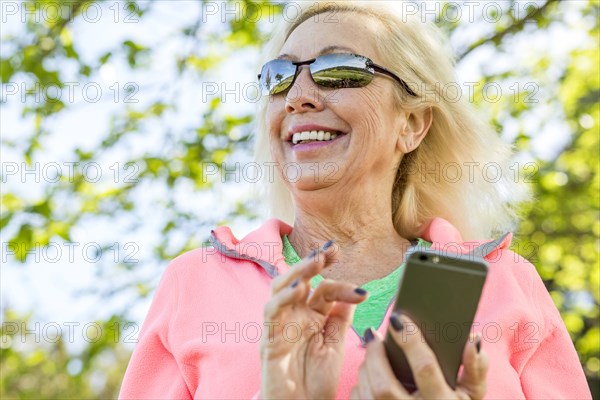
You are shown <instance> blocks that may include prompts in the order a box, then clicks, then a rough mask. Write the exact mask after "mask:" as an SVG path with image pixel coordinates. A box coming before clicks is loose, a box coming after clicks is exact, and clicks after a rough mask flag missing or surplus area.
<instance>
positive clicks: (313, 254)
mask: <svg viewBox="0 0 600 400" xmlns="http://www.w3.org/2000/svg"><path fill="white" fill-rule="evenodd" d="M316 255H317V251H316V250H311V252H310V253H308V255H307V256H306V258H308V259H309V260H310V259H311V258H315V256H316Z"/></svg>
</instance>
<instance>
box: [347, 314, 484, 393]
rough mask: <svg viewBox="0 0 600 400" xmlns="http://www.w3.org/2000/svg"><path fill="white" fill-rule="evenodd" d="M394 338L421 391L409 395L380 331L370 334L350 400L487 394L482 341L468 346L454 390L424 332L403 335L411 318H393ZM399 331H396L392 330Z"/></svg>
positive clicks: (368, 333)
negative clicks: (396, 372)
mask: <svg viewBox="0 0 600 400" xmlns="http://www.w3.org/2000/svg"><path fill="white" fill-rule="evenodd" d="M391 318H395V319H396V321H392V320H390V332H391V334H392V337H393V338H394V340H395V341H396V343H397V344H398V346H400V348H401V349H402V351H403V352H404V354H405V356H406V358H407V360H408V363H409V364H410V367H411V370H412V373H413V376H414V379H415V382H416V385H417V388H418V390H417V391H416V392H414V393H412V394H409V393H408V392H407V391H406V390H405V389H404V387H403V386H402V385H401V384H400V382H398V380H397V379H396V377H395V376H394V372H393V371H392V368H391V367H390V364H389V362H388V360H387V356H386V353H385V348H384V346H383V340H382V337H381V335H380V334H379V333H378V332H373V331H372V330H370V329H369V330H370V332H367V333H366V334H365V338H366V339H367V341H368V343H367V352H366V354H365V360H364V361H363V363H362V365H361V366H360V369H359V379H358V385H357V386H355V387H354V388H353V389H352V393H351V394H350V398H351V399H412V398H422V399H482V398H483V396H484V395H485V392H486V381H485V377H486V373H487V369H488V358H487V354H486V353H485V352H484V351H483V350H481V349H480V347H481V341H480V339H479V338H477V339H476V340H474V341H472V342H470V343H468V344H467V346H465V351H464V353H463V372H462V374H461V376H460V377H459V379H458V381H457V386H456V390H453V389H452V388H451V387H450V386H448V384H447V383H446V380H445V379H444V375H443V373H442V370H441V368H440V365H439V364H438V362H437V359H436V357H435V354H434V353H433V351H432V350H431V348H430V347H429V346H428V345H427V343H426V342H425V340H424V339H423V338H422V336H421V331H420V330H418V329H417V330H416V331H411V334H409V335H407V334H404V335H403V334H402V330H403V327H404V326H406V325H407V324H410V323H412V322H411V321H410V320H409V319H408V317H406V316H404V315H401V316H398V315H394V314H393V315H392V317H391ZM394 326H395V327H396V328H397V329H394V328H393V327H394ZM413 326H414V327H415V328H416V325H414V323H413Z"/></svg>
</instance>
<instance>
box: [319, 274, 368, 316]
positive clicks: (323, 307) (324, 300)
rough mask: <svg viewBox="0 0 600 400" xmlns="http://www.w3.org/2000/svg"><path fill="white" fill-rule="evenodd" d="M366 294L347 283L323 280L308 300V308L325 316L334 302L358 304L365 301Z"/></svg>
mask: <svg viewBox="0 0 600 400" xmlns="http://www.w3.org/2000/svg"><path fill="white" fill-rule="evenodd" d="M367 297H368V296H367V292H366V291H365V290H364V289H361V288H357V287H356V286H355V285H353V284H351V283H347V282H339V281H334V280H332V279H324V280H322V281H321V283H319V286H317V288H316V289H315V291H314V293H313V294H312V296H310V299H309V300H308V306H309V307H310V308H312V309H313V310H315V311H317V312H319V313H321V314H323V315H327V314H328V313H329V311H331V308H332V307H333V305H334V304H335V302H336V301H344V302H346V303H352V304H358V303H361V302H363V301H365V300H366V299H367Z"/></svg>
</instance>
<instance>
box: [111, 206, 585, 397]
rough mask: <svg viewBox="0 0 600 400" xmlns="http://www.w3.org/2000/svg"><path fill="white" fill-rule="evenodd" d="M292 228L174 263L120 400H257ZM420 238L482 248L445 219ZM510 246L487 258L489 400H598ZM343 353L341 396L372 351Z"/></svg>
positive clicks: (273, 225) (222, 240)
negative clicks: (268, 308)
mask: <svg viewBox="0 0 600 400" xmlns="http://www.w3.org/2000/svg"><path fill="white" fill-rule="evenodd" d="M290 232H291V227H290V226H289V225H287V224H285V223H283V222H281V221H278V220H276V219H271V220H268V221H266V222H265V223H264V224H263V225H262V226H261V227H260V228H259V229H257V230H256V231H254V232H252V233H250V234H249V235H248V236H246V237H245V238H244V239H242V240H241V241H238V240H237V239H236V238H235V237H234V236H233V235H232V233H231V230H230V229H229V228H227V227H221V228H218V229H217V230H216V231H214V232H213V236H212V241H213V247H208V248H201V249H196V250H193V251H190V252H187V253H185V254H183V255H181V256H179V257H177V258H176V259H174V260H173V261H172V262H171V263H170V265H169V267H168V268H167V270H166V272H165V274H164V276H163V278H162V280H161V282H160V285H159V287H158V289H157V291H156V294H155V296H154V300H153V302H152V306H151V308H150V311H149V313H148V316H147V317H146V320H145V322H144V325H143V327H142V330H141V332H140V336H139V341H138V344H137V346H136V348H135V351H134V353H133V355H132V357H131V360H130V362H129V366H128V368H127V372H126V374H125V378H124V380H123V384H122V387H121V392H120V395H119V398H122V399H159V398H161V399H190V398H196V399H243V398H245V399H248V398H251V397H253V396H256V394H257V392H258V390H259V387H260V359H259V342H260V337H261V334H263V332H264V333H267V330H268V328H267V327H265V326H263V306H264V304H265V303H266V302H267V301H268V300H269V298H270V290H271V289H270V281H271V279H272V276H275V275H277V274H279V273H285V272H286V271H287V270H288V269H289V267H288V265H287V264H286V263H285V260H284V258H283V255H282V243H281V237H282V235H283V234H289V233H290ZM422 236H423V238H424V239H426V240H428V241H430V242H432V243H433V245H434V247H438V248H441V249H444V250H446V251H454V252H458V251H460V252H461V253H465V252H468V251H470V250H473V247H474V246H476V245H477V244H479V243H463V240H462V239H461V237H460V235H459V233H458V231H457V230H456V229H455V228H454V227H453V226H452V225H450V224H449V223H448V222H447V221H445V220H443V219H440V218H436V219H434V220H433V221H432V222H431V224H430V225H429V227H428V228H427V229H426V230H425V232H424V234H423V235H422ZM509 245H510V235H509V236H507V237H506V238H505V239H504V240H502V241H501V242H500V243H498V242H496V243H494V244H492V248H489V249H488V251H486V252H485V253H489V254H488V255H487V256H486V259H487V261H488V263H489V267H490V268H489V274H488V279H487V281H486V284H485V287H484V290H483V294H482V297H481V301H480V304H479V308H478V310H477V315H476V317H475V322H474V328H473V331H474V332H479V333H480V334H481V336H482V348H484V349H485V351H486V352H487V353H488V355H489V359H490V368H489V372H488V392H487V395H486V398H489V399H523V398H527V399H589V398H591V394H590V392H589V389H588V386H587V382H586V379H585V376H584V374H583V370H582V368H581V364H580V362H579V359H578V357H577V353H576V352H575V348H574V346H573V343H572V342H571V339H570V337H569V334H568V333H567V330H566V328H565V325H564V324H563V322H562V320H561V317H560V314H559V313H558V310H557V309H556V307H555V306H554V304H553V302H552V300H551V298H550V296H549V294H548V292H547V291H546V289H545V287H544V285H543V283H542V281H541V279H540V277H539V276H538V274H537V272H536V270H535V268H534V267H533V266H532V265H531V264H530V263H529V262H527V261H526V260H524V259H523V258H521V257H520V256H519V255H517V254H515V253H513V252H512V251H510V250H508V246H509ZM490 251H491V252H490ZM427 295H428V296H432V295H434V294H431V293H429V294H427ZM390 312H391V307H390V308H389V309H388V311H387V314H386V317H385V319H384V320H383V322H382V324H381V326H380V327H379V328H378V331H379V332H381V333H382V334H384V333H385V331H386V329H387V326H388V317H389V314H390ZM345 347H346V348H345V359H344V364H343V371H342V374H341V380H340V382H339V387H338V392H337V397H338V398H342V399H346V398H348V396H349V393H350V391H351V389H352V387H353V386H354V385H355V384H356V383H357V377H358V368H359V366H360V364H361V362H362V360H363V357H364V351H365V350H364V348H362V347H361V340H360V338H359V336H358V335H357V334H356V333H355V332H354V331H353V330H351V329H350V330H348V333H347V338H346V346H345Z"/></svg>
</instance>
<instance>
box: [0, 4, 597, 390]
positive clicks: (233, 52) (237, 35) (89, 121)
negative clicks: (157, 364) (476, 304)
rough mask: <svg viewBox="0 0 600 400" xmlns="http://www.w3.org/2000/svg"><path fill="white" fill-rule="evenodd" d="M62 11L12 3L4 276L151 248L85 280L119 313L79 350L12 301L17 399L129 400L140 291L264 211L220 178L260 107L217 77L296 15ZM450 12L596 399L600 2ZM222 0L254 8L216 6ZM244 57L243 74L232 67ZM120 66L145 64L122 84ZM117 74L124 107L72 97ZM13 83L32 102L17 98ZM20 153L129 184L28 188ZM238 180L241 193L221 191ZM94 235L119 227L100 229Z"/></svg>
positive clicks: (523, 231) (524, 236) (203, 9)
mask: <svg viewBox="0 0 600 400" xmlns="http://www.w3.org/2000/svg"><path fill="white" fill-rule="evenodd" d="M165 3H170V4H167V5H166V7H170V8H171V11H172V15H176V14H185V15H186V16H189V18H183V19H180V20H178V23H177V24H175V23H174V22H173V21H170V20H169V14H168V13H167V14H166V15H165V16H163V13H164V7H165ZM184 3H185V11H182V10H180V9H179V6H182V7H183V5H184ZM57 4H62V3H57V2H52V1H36V2H31V1H25V2H3V4H2V19H3V23H4V22H5V19H9V18H13V19H15V18H16V19H17V20H18V22H19V23H20V24H21V25H22V27H21V33H20V34H18V35H17V34H7V33H6V32H2V38H1V39H2V51H1V59H0V63H1V64H0V66H1V78H2V89H3V96H2V102H3V104H2V107H3V111H2V119H3V121H4V122H3V132H2V149H3V150H2V151H3V164H6V168H5V165H3V169H2V174H3V176H2V183H3V185H2V194H1V198H2V208H1V214H0V228H1V232H2V245H3V266H2V272H3V278H2V279H3V283H2V284H3V287H5V288H6V287H8V286H10V285H11V284H12V283H7V282H6V276H7V275H6V274H7V272H8V271H9V269H25V270H27V269H29V270H32V271H33V267H32V263H36V262H37V261H36V259H33V257H34V255H35V252H34V251H33V250H35V249H39V247H40V246H41V247H42V248H43V247H44V246H48V245H49V244H51V243H52V242H53V241H63V242H65V241H79V242H84V241H86V240H87V241H90V240H94V241H95V243H98V244H99V246H100V248H101V249H102V250H107V249H112V250H113V253H114V251H115V249H116V248H118V249H120V250H121V251H122V253H121V255H122V254H129V255H133V254H132V253H127V248H126V246H127V244H131V243H133V242H131V241H132V240H135V243H136V245H137V246H139V248H138V249H139V252H136V253H138V254H137V255H136V257H121V256H119V257H115V259H114V260H113V259H112V258H111V257H108V259H106V258H104V259H103V260H102V261H101V262H98V263H95V264H94V265H93V266H92V267H90V268H93V269H94V272H93V273H94V284H93V285H83V286H82V287H80V288H78V290H76V291H74V293H73V302H75V303H76V302H78V301H80V298H81V297H85V296H88V297H89V296H92V297H93V298H95V299H97V302H96V303H95V304H96V305H97V306H98V307H99V309H100V308H102V307H101V306H102V305H106V304H112V306H111V307H108V308H107V309H108V310H109V312H106V310H105V311H104V312H102V313H101V312H98V313H97V314H93V311H92V315H97V316H102V317H98V318H97V319H95V320H94V323H95V324H96V325H97V326H99V327H101V329H102V330H103V332H104V333H103V334H102V335H101V336H100V337H99V338H98V339H97V340H94V341H86V342H85V343H83V344H81V345H80V346H79V347H75V348H74V347H73V346H69V344H68V343H65V342H66V340H65V337H64V336H63V337H57V338H56V340H47V339H48V338H47V337H46V336H44V338H46V340H35V339H36V338H35V335H31V334H29V335H24V334H23V331H24V330H26V329H31V327H32V326H35V325H34V324H35V323H36V321H39V320H42V321H46V323H47V322H48V321H51V320H52V316H45V317H43V316H40V315H37V314H36V312H35V310H30V312H23V311H22V310H19V307H17V306H16V304H13V303H15V302H14V301H12V300H11V299H7V298H5V296H4V295H3V297H2V336H1V343H0V355H1V357H0V371H1V381H0V384H1V387H0V396H1V397H2V398H110V397H115V396H116V395H117V393H118V389H119V385H120V380H121V378H122V376H123V373H124V370H125V367H126V365H127V361H128V358H129V354H130V352H131V348H132V347H131V346H130V345H128V344H127V343H126V342H124V341H123V340H122V339H123V337H124V336H123V334H124V333H127V332H125V331H126V330H127V324H128V321H129V320H130V319H132V315H131V313H130V311H131V310H132V309H134V308H135V307H136V304H139V303H140V302H141V303H143V304H146V306H147V304H148V299H150V298H151V295H152V290H153V288H154V286H155V285H156V282H157V279H158V278H159V277H160V275H161V273H162V271H163V269H164V266H165V265H166V263H167V261H168V260H170V259H172V258H173V257H175V256H176V255H178V254H180V253H182V252H184V251H186V250H190V249H193V248H195V247H198V246H200V245H201V244H202V242H203V241H204V240H205V239H206V237H207V232H209V231H210V229H209V227H211V226H214V225H216V224H222V223H232V222H236V221H240V220H243V221H253V219H254V218H256V215H257V209H258V208H257V207H258V205H259V204H258V202H257V201H256V200H253V199H252V198H251V197H248V196H246V195H245V194H243V193H242V191H239V192H236V191H237V190H238V189H237V187H238V186H236V183H239V182H235V177H234V176H233V175H232V174H224V175H222V174H221V173H223V172H227V167H226V163H227V162H228V161H229V162H244V161H247V160H250V152H251V130H252V126H253V125H252V123H253V113H252V108H251V107H247V106H245V105H244V99H240V100H236V101H230V102H227V101H222V99H221V97H220V96H221V95H222V91H223V86H219V85H217V86H214V85H213V86H206V83H207V82H222V80H221V81H220V80H219V79H223V78H219V76H220V75H219V74H223V73H226V74H227V73H229V75H231V73H234V75H235V74H237V73H238V72H239V71H240V70H247V71H248V74H247V76H248V81H247V82H246V83H250V82H251V79H252V78H253V77H254V76H255V71H254V70H255V69H256V65H254V64H253V63H252V62H248V61H240V60H243V59H245V58H246V57H247V58H248V59H251V60H256V54H258V52H259V49H260V46H261V44H262V43H263V42H264V40H265V39H266V34H268V32H269V31H270V29H271V28H272V21H271V20H270V19H269V18H264V16H272V15H277V14H279V13H281V12H282V10H285V4H282V3H276V4H275V3H271V2H269V1H266V0H265V1H256V2H246V1H236V2H232V1H229V2H202V1H198V2H152V1H126V2H116V1H115V2H109V1H104V2H100V1H79V0H74V1H70V2H65V3H64V4H66V6H65V7H66V8H65V7H63V6H61V7H60V9H59V7H56V5H57ZM436 4H437V8H434V7H430V8H429V9H435V10H436V13H437V14H438V17H437V18H436V23H437V24H438V25H439V26H440V27H441V28H442V29H443V30H444V31H445V32H447V33H448V35H449V36H450V38H451V43H452V45H453V46H454V47H455V49H456V52H457V54H458V57H457V65H458V68H459V70H461V68H463V71H466V72H463V73H465V74H468V73H469V71H470V69H469V66H470V65H471V66H472V65H473V64H476V65H477V69H476V70H477V71H478V75H477V74H476V75H477V76H478V82H477V83H478V84H477V85H475V86H474V89H475V92H474V101H476V102H477V103H478V104H479V105H480V108H481V110H482V112H485V113H487V115H488V117H489V119H490V121H491V122H492V123H493V124H494V125H495V126H496V127H497V129H498V132H499V134H501V135H502V136H503V138H505V139H506V140H509V141H511V142H512V143H514V145H515V148H516V149H517V151H518V154H517V157H516V158H515V165H516V166H517V167H516V169H518V170H519V171H518V172H520V174H518V175H516V178H517V179H526V180H527V182H528V183H529V184H530V185H531V188H532V190H533V192H534V195H535V199H534V201H533V202H532V203H530V204H528V205H526V206H525V207H524V209H523V221H522V224H521V226H520V228H519V230H518V232H516V238H517V240H516V241H515V242H514V250H515V251H517V252H519V253H520V254H522V255H523V256H525V257H526V258H528V259H530V260H531V261H532V262H533V263H534V264H535V265H536V267H537V269H538V271H539V273H540V275H541V276H542V278H543V280H544V282H545V283H546V285H547V288H548V290H549V291H550V293H551V295H552V298H553V299H554V301H555V303H556V305H557V307H558V308H559V309H560V311H561V313H562V316H563V318H564V321H565V323H566V325H567V328H568V329H569V332H570V334H571V337H572V339H573V341H574V343H575V346H576V349H577V351H578V353H579V356H580V359H581V363H582V365H583V368H584V370H585V372H586V374H587V376H588V378H589V380H590V382H591V385H592V390H593V392H594V393H595V396H596V397H598V396H599V395H598V380H597V379H598V373H599V371H600V326H599V322H598V321H599V315H598V312H599V307H598V303H599V297H600V295H599V290H600V282H599V279H600V265H599V258H598V255H599V247H600V218H599V216H600V213H599V208H600V207H599V206H600V178H599V174H598V173H599V150H600V143H599V137H600V132H599V126H600V125H599V123H600V108H599V104H600V102H599V96H600V71H599V64H600V52H599V47H600V46H599V43H600V36H599V28H598V16H599V11H600V3H599V2H598V1H597V0H590V1H576V2H559V1H554V0H549V1H545V2H544V1H539V2H515V1H502V2H499V3H495V4H496V6H495V7H493V8H489V9H488V10H486V14H485V15H482V13H477V12H475V13H473V18H467V13H466V12H464V11H465V9H462V11H463V12H462V14H460V12H461V7H462V5H461V4H462V3H461V2H458V3H456V2H452V3H446V2H438V3H436ZM13 6H14V7H16V8H14V7H13ZM215 7H216V8H215ZM236 7H237V8H236ZM221 9H229V10H238V13H237V16H236V15H235V13H234V15H233V16H232V15H229V16H221V15H220V14H218V13H215V10H217V11H218V12H220V11H221ZM24 10H25V11H27V10H30V11H31V10H33V11H31V12H25V11H24ZM97 10H101V12H103V13H104V16H105V17H107V16H110V18H109V21H108V25H107V24H104V25H102V24H101V21H100V22H98V23H97V24H94V22H95V16H96V15H97V14H95V13H96V12H97ZM461 15H462V17H461ZM261 16H262V17H263V18H261ZM208 17H211V18H212V19H213V22H214V20H216V23H212V24H211V23H210V21H209V20H208V19H209V18H208ZM105 19H106V18H105ZM172 22H173V23H172ZM127 23H132V24H130V25H127ZM159 25H160V26H161V27H164V26H166V25H168V26H170V27H171V28H172V29H170V30H165V29H162V28H159ZM171 25H172V26H171ZM473 27H476V29H474V28H473ZM106 28H108V30H106ZM3 30H4V29H3ZM112 30H118V31H120V32H121V34H120V35H112V34H111V31H112ZM561 30H562V31H565V30H566V31H577V32H578V36H575V37H577V38H578V40H577V43H570V47H569V48H568V49H567V50H566V54H563V53H564V52H563V53H561V52H560V51H555V50H557V47H560V45H555V44H554V43H551V42H552V40H554V39H553V38H556V35H557V33H556V32H562V31H561ZM558 35H560V33H559V34H558ZM90 49H91V50H90ZM165 49H170V51H171V53H165V51H166V50H165ZM550 50H552V51H550ZM558 50H560V49H558ZM165 54H170V56H165ZM173 55H174V56H173ZM236 57H240V58H236ZM232 59H233V60H236V61H235V63H234V64H235V65H233V66H231V65H230V66H227V62H228V60H232ZM503 60H504V61H503ZM506 60H509V62H506ZM115 70H119V71H126V72H127V74H126V75H125V76H123V74H122V73H121V76H120V77H119V78H118V80H115V79H114V76H115V73H114V71H115ZM161 71H164V72H161ZM168 71H171V72H168ZM223 71H225V72H223ZM107 76H108V78H107ZM221 76H222V75H221ZM235 76H236V78H237V75H235ZM131 77H132V78H131ZM111 78H113V80H115V82H116V84H117V83H118V85H117V86H116V87H112V89H108V88H107V87H105V92H108V93H110V96H113V97H114V99H113V101H110V100H109V101H108V103H111V104H109V105H106V104H105V103H103V101H100V102H99V103H95V102H93V101H71V100H70V99H67V96H66V95H65V93H67V89H69V88H70V87H71V86H72V85H73V82H77V83H79V84H80V85H81V86H84V85H86V84H87V83H93V82H100V81H104V82H106V81H110V79H111ZM490 82H496V83H500V84H501V85H502V87H503V88H504V89H505V91H506V93H510V94H509V95H504V96H502V97H501V98H499V99H496V101H489V96H488V98H487V99H486V96H485V95H486V93H485V92H483V91H482V90H483V89H484V88H485V86H484V85H485V84H486V83H490ZM36 83H37V84H39V85H41V87H50V86H54V87H56V88H60V89H61V90H62V91H63V95H62V97H60V98H58V97H59V96H54V97H53V96H52V95H48V96H39V90H36V89H35V88H36V86H35V84H36ZM532 83H534V84H532ZM23 85H24V86H23ZM70 85H71V86H70ZM515 85H516V86H515ZM81 86H79V87H81ZM107 86H108V84H107ZM242 86H243V84H242ZM23 87H26V88H29V89H27V90H23ZM215 87H216V88H217V89H218V90H217V91H216V92H211V93H212V95H211V96H209V97H206V96H204V94H206V93H207V92H208V89H209V88H210V89H211V90H212V89H214V88H215ZM15 88H17V89H18V90H19V93H18V94H16V95H10V96H9V95H8V94H9V93H13V91H14V90H15ZM31 88H33V89H31ZM78 90H79V89H78ZM202 90H204V91H202ZM48 93H50V91H47V94H48ZM190 93H191V94H190ZM200 94H202V96H200ZM117 96H118V98H117ZM128 99H129V100H131V101H127V100H128ZM88 100H89V99H88ZM117 100H118V101H117ZM246 103H248V102H246ZM250 103H252V102H251V101H250ZM82 104H83V105H82ZM86 107H87V109H88V110H91V113H89V111H85V108H86ZM9 113H10V115H9ZM95 116H97V117H98V120H94V119H93V118H95ZM7 118H8V119H9V120H10V119H11V118H12V120H11V121H12V122H7ZM98 121H100V122H98ZM65 127H69V129H65ZM9 129H10V131H9ZM92 131H93V132H95V133H94V134H93V135H92V134H91V132H92ZM65 132H66V134H65ZM548 132H549V133H548ZM547 135H550V136H547ZM552 138H555V139H552ZM556 138H558V139H556ZM8 154H11V156H10V157H9V156H8ZM15 154H17V155H18V162H17V168H25V167H28V168H34V166H35V165H36V163H38V164H37V165H40V164H39V163H49V162H57V163H61V164H60V165H63V166H64V165H66V164H65V163H79V164H70V165H85V164H86V163H90V162H96V163H98V165H101V166H103V168H104V170H103V171H104V177H106V176H107V175H109V176H111V177H112V178H114V179H102V180H100V181H98V182H91V181H90V178H89V176H86V171H84V170H81V169H78V168H75V169H74V170H73V174H72V175H70V176H65V174H64V173H63V175H62V176H61V177H60V179H56V180H52V179H41V180H40V182H35V181H32V179H21V175H20V173H16V174H15V173H14V170H13V169H11V168H12V167H13V166H14V165H15V164H14V163H12V164H10V165H9V163H8V162H7V160H8V159H10V160H13V161H14V160H15V156H14V155H15ZM115 163H117V164H115ZM115 165H116V166H117V167H114V166H115ZM111 166H113V167H114V168H112V167H111ZM9 167H10V168H9ZM88 172H89V171H88ZM213 172H215V173H213ZM515 172H517V171H516V170H515ZM232 176H233V177H232ZM117 177H118V179H117ZM42 178H43V176H42ZM222 181H226V183H225V184H221V183H222ZM229 181H233V182H230V183H233V185H230V184H228V183H227V182H229ZM231 187H232V188H233V189H231ZM228 188H229V189H228ZM227 190H233V192H231V193H236V198H237V199H238V201H236V202H225V201H223V198H228V197H225V196H224V193H226V191H227ZM238 194H239V195H238ZM216 209H218V210H219V211H218V212H216V211H215V212H213V210H216ZM207 211H210V212H207ZM151 217H154V219H152V221H153V222H152V224H150V225H149V222H148V221H150V220H151ZM96 227H104V228H103V229H104V230H108V231H109V232H110V235H105V236H102V235H100V234H99V233H96V231H95V229H96ZM97 229H100V228H97ZM151 230H153V231H155V232H156V234H155V235H154V236H149V237H148V238H147V239H146V236H143V233H144V232H147V231H151ZM132 238H135V239H132ZM140 238H142V239H140ZM125 242H127V243H125ZM7 246H8V247H7ZM115 246H117V247H115ZM9 250H10V251H9ZM5 256H6V257H7V262H5ZM19 290H23V291H25V290H27V288H25V287H23V288H21V289H19ZM115 299H116V300H115ZM44 301H50V302H51V301H52V300H44ZM142 308H143V307H142ZM30 339H31V340H30Z"/></svg>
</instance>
